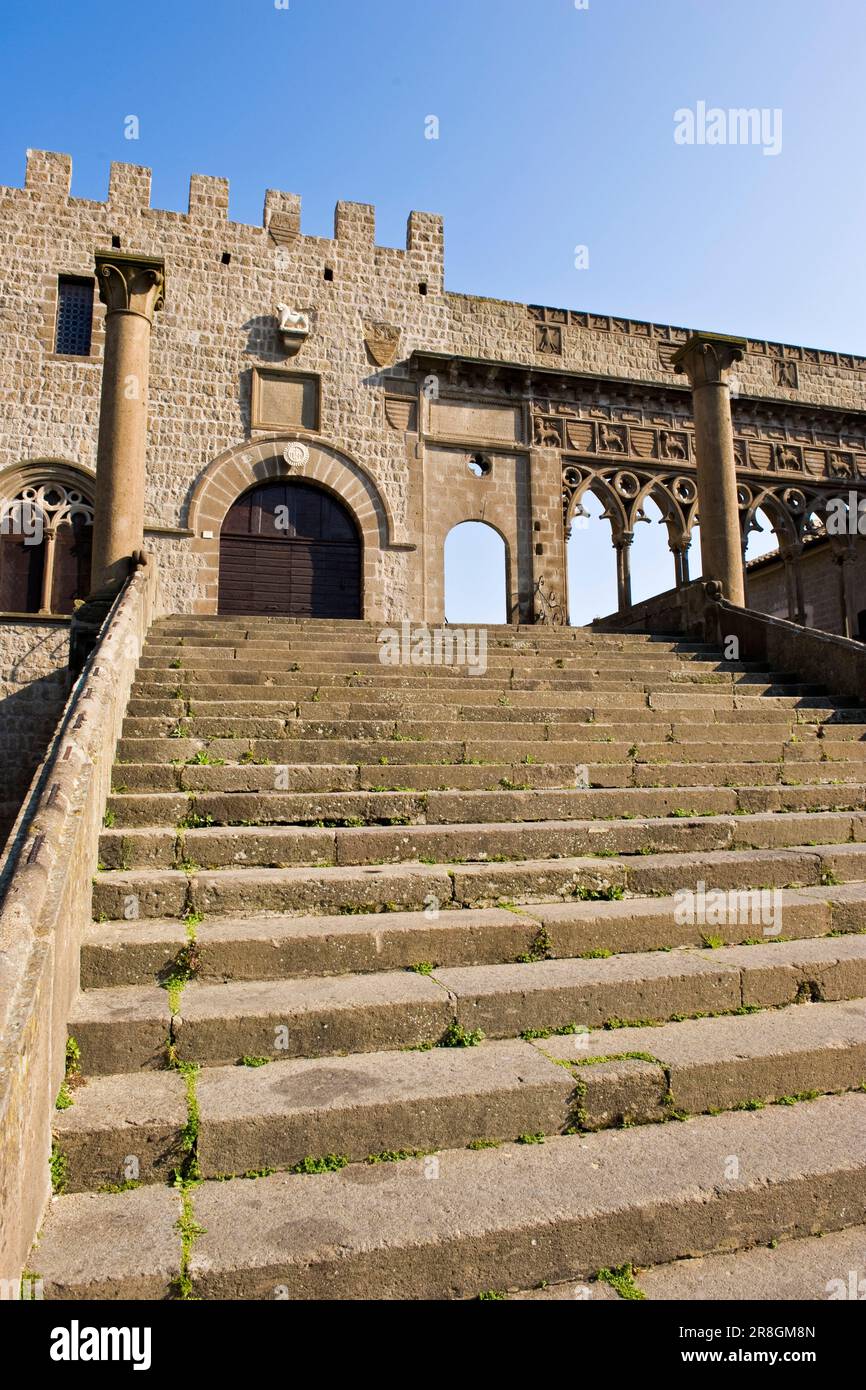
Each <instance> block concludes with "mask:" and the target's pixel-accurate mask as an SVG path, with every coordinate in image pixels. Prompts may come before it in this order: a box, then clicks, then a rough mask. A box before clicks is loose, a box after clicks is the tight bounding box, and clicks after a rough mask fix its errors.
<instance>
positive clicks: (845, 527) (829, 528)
mask: <svg viewBox="0 0 866 1390" xmlns="http://www.w3.org/2000/svg"><path fill="white" fill-rule="evenodd" d="M824 527H825V530H826V532H827V535H828V536H866V496H864V494H863V493H862V492H854V491H853V490H852V491H851V492H849V493H848V496H847V497H831V498H829V500H828V502H827V513H826V516H825V518H824Z"/></svg>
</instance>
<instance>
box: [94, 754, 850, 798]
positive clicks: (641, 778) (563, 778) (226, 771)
mask: <svg viewBox="0 0 866 1390" xmlns="http://www.w3.org/2000/svg"><path fill="white" fill-rule="evenodd" d="M628 751H629V750H626V751H625V752H624V753H623V756H622V761H621V762H613V763H611V762H597V763H596V762H593V763H584V764H576V763H575V762H573V761H572V762H569V763H556V762H551V763H529V764H527V763H500V764H499V765H497V764H495V763H494V764H490V765H486V766H483V765H478V764H471V763H467V764H452V765H451V766H446V765H443V764H438V763H432V764H424V763H402V764H393V763H390V764H384V765H383V764H380V763H373V764H370V765H367V766H364V765H363V764H361V765H356V764H352V763H342V764H341V763H337V764H328V763H324V764H316V763H313V764H307V763H290V764H282V765H281V766H279V767H277V766H276V765H274V764H271V765H269V766H256V765H254V764H250V763H243V764H240V763H234V764H230V763H226V764H225V765H223V766H217V765H214V764H209V763H207V762H204V763H192V764H184V763H179V764H177V765H172V764H168V765H166V764H163V763H147V762H144V763H127V764H119V765H118V766H117V767H115V769H114V780H113V786H112V792H113V794H114V795H117V796H125V795H127V794H130V793H131V794H135V795H140V794H142V793H152V792H171V791H186V792H197V793H198V792H225V793H232V794H235V793H238V792H246V793H253V792H259V793H266V792H269V791H273V789H274V786H275V784H276V781H277V778H278V777H279V782H280V787H281V788H282V789H283V790H285V791H291V792H349V791H372V792H378V791H406V790H409V789H411V790H412V791H417V792H428V791H458V790H461V791H463V790H465V791H499V790H501V789H503V788H510V789H512V790H514V789H517V790H526V789H528V788H533V789H550V788H567V787H572V786H574V784H575V782H576V781H577V780H578V778H579V779H580V780H581V781H582V782H586V783H587V784H588V785H589V786H590V787H594V788H599V789H613V788H616V787H622V788H626V787H737V788H738V789H739V790H740V791H742V790H744V789H745V788H748V787H768V788H769V787H786V786H794V787H797V788H798V790H801V791H803V794H804V796H808V795H810V794H811V790H807V789H814V788H815V787H819V786H821V785H823V784H826V783H830V782H840V783H855V782H863V781H864V774H866V769H864V766H863V761H862V760H860V761H859V762H858V761H854V760H851V761H846V762H843V761H842V760H841V759H837V760H833V761H829V760H828V762H823V763H822V762H808V763H807V762H804V761H797V762H795V763H794V765H793V766H792V765H791V763H790V762H789V763H787V764H784V763H782V762H781V761H780V760H777V761H775V762H753V763H747V762H740V763H737V762H730V761H727V760H726V761H724V762H723V763H720V762H716V763H691V762H683V763H679V762H667V761H665V762H664V763H655V764H649V765H647V764H645V763H642V762H640V761H639V755H638V756H636V757H634V758H628V757H627V752H628ZM193 756H194V755H193ZM848 794H849V793H846V796H847V795H848ZM827 804H831V803H829V802H828V803H827ZM834 804H835V803H834Z"/></svg>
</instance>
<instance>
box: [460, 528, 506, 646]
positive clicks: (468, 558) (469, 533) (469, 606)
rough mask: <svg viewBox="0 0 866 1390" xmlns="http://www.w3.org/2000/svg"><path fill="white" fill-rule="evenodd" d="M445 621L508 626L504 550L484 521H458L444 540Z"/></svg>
mask: <svg viewBox="0 0 866 1390" xmlns="http://www.w3.org/2000/svg"><path fill="white" fill-rule="evenodd" d="M445 621H446V622H449V623H507V622H508V548H507V546H506V544H505V541H504V540H503V539H502V537H501V536H500V534H499V532H498V531H495V530H494V529H493V527H492V526H489V525H488V524H487V522H484V521H461V522H460V523H459V524H458V525H457V526H455V527H453V528H452V530H450V531H449V532H448V535H447V536H446V538H445Z"/></svg>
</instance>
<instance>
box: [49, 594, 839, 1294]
mask: <svg viewBox="0 0 866 1390" xmlns="http://www.w3.org/2000/svg"><path fill="white" fill-rule="evenodd" d="M488 633H489V650H488V665H487V669H486V672H485V673H484V674H483V675H474V676H472V675H469V674H468V673H467V671H466V670H465V669H453V668H447V667H435V666H427V667H411V666H400V667H388V666H383V665H381V664H380V662H379V659H378V648H377V642H376V635H377V628H376V627H375V626H374V625H372V624H365V623H338V622H329V621H310V622H292V621H288V620H280V619H249V620H244V619H218V618H213V619H202V618H196V619H192V618H185V617H174V618H171V619H167V620H164V621H161V622H159V623H158V624H156V625H155V627H154V628H153V629H152V631H151V633H150V636H149V638H148V642H147V646H146V648H145V653H144V656H143V658H142V661H141V666H140V670H139V673H138V680H137V683H136V686H135V689H134V691H133V696H132V699H131V701H130V704H129V708H128V712H127V717H126V722H125V726H124V731H123V736H122V739H121V741H120V743H119V745H118V749H117V766H116V769H115V781H114V789H113V793H112V795H111V797H110V800H109V803H108V806H107V809H106V817H105V829H104V832H103V835H102V840H101V848H100V865H99V870H98V872H97V873H96V875H95V877H94V880H93V926H92V929H91V930H90V931H89V933H88V936H87V939H86V941H85V943H84V946H83V950H82V957H81V986H82V990H81V993H80V995H79V997H78V1001H77V1003H76V1005H75V1008H74V1011H73V1016H72V1017H71V1018H70V1020H69V1034H70V1037H71V1038H72V1039H74V1042H72V1043H71V1044H70V1047H69V1057H70V1072H69V1081H68V1086H67V1087H65V1088H64V1092H63V1093H62V1096H61V1101H60V1103H61V1105H62V1106H64V1107H65V1108H60V1109H58V1111H57V1116H56V1146H55V1151H54V1155H53V1160H52V1163H53V1173H54V1176H55V1179H56V1186H57V1188H58V1189H59V1190H60V1191H61V1192H62V1195H58V1196H57V1198H56V1199H55V1201H54V1202H53V1203H52V1208H51V1211H50V1213H49V1215H48V1218H47V1221H46V1223H45V1227H44V1229H43V1232H42V1234H41V1237H40V1239H39V1241H38V1243H37V1246H36V1248H35V1250H34V1252H33V1255H32V1258H31V1265H32V1269H33V1271H34V1272H36V1273H38V1274H39V1275H41V1277H42V1278H43V1280H44V1288H45V1296H46V1297H51V1298H100V1299H117V1298H129V1297H131V1298H148V1299H163V1298H170V1297H193V1298H205V1299H212V1298H229V1299H246V1298H266V1299H274V1298H276V1299H282V1298H289V1299H311V1298H323V1299H325V1298H326V1299H331V1298H364V1297H373V1298H380V1299H402V1298H434V1299H447V1298H474V1297H479V1296H481V1297H486V1298H496V1297H504V1296H508V1297H521V1298H529V1297H531V1298H565V1297H593V1298H611V1299H615V1298H618V1297H623V1296H624V1297H640V1296H643V1295H644V1294H648V1295H649V1296H651V1297H654V1298H677V1297H691V1298H700V1299H705V1298H712V1297H719V1298H745V1297H766V1298H774V1297H786V1298H795V1297H810V1298H826V1297H828V1296H829V1294H828V1292H827V1291H826V1290H827V1288H828V1287H829V1282H830V1281H831V1280H833V1279H835V1278H838V1279H841V1280H843V1281H845V1280H847V1279H848V1277H849V1271H850V1270H851V1269H860V1272H861V1277H862V1275H863V1274H864V1273H866V1270H864V1268H863V1267H864V1265H866V1181H864V1179H866V1142H864V1140H866V1094H864V1082H866V934H864V933H866V801H864V795H866V712H864V711H863V710H861V709H859V708H845V707H840V706H837V704H836V703H834V701H833V700H832V699H830V698H829V697H827V696H826V695H825V694H824V693H823V692H821V691H820V690H817V689H815V688H814V687H807V686H804V685H800V684H798V683H797V682H796V680H795V678H794V677H792V676H790V675H785V674H784V673H778V672H767V671H762V670H760V669H757V667H756V666H755V665H754V664H753V663H748V662H730V661H725V660H723V659H722V657H721V656H720V654H719V653H718V652H715V651H712V650H710V649H708V648H706V647H703V646H700V645H698V644H694V643H683V642H676V641H662V640H658V639H654V638H650V637H637V636H611V635H600V634H596V633H594V632H593V631H591V630H589V629H565V630H558V631H552V632H550V631H542V630H539V629H518V630H515V629H506V628H498V629H497V628H491V629H489V630H488ZM749 889H751V890H761V891H760V892H758V891H756V892H754V893H752V894H751V895H747V894H746V893H745V892H744V891H742V890H749ZM774 890H778V891H776V892H774ZM691 909H694V910H691ZM70 1100H71V1101H72V1102H73V1103H72V1104H69V1101H70ZM677 1122H679V1123H677ZM824 1233H826V1235H824ZM818 1236H823V1239H820V1240H819V1239H817V1237H818ZM777 1242H779V1244H778V1248H777V1246H776V1243H777ZM837 1266H838V1268H837ZM834 1271H835V1272H834ZM600 1273H601V1278H600V1279H599V1278H598V1276H599V1274H600Z"/></svg>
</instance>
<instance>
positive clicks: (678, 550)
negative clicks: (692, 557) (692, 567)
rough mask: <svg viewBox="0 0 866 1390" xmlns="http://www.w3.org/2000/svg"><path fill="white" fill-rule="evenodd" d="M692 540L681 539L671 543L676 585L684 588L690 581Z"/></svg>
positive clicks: (678, 587)
mask: <svg viewBox="0 0 866 1390" xmlns="http://www.w3.org/2000/svg"><path fill="white" fill-rule="evenodd" d="M690 546H691V541H689V540H680V541H674V542H672V544H671V554H672V555H673V557H674V587H675V588H677V589H682V588H684V587H685V585H686V584H688V582H689V548H690Z"/></svg>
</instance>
